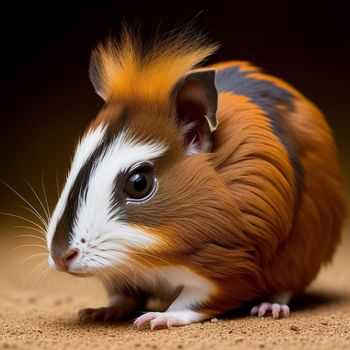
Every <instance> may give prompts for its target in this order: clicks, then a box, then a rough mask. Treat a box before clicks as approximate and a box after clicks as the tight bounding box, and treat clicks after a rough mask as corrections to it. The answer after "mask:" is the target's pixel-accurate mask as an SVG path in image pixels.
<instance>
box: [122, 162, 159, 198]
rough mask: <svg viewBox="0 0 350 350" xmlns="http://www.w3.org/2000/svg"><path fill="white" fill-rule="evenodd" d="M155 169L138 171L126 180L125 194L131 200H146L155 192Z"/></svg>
mask: <svg viewBox="0 0 350 350" xmlns="http://www.w3.org/2000/svg"><path fill="white" fill-rule="evenodd" d="M154 184H155V179H154V172H153V169H147V168H143V169H137V170H135V171H134V172H133V173H132V174H131V175H130V176H129V177H128V179H127V180H126V183H125V192H126V195H127V196H128V197H129V198H130V199H136V200H137V199H144V198H146V197H147V196H149V195H150V194H151V193H152V192H153V190H154Z"/></svg>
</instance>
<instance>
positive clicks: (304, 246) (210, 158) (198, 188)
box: [47, 31, 347, 329]
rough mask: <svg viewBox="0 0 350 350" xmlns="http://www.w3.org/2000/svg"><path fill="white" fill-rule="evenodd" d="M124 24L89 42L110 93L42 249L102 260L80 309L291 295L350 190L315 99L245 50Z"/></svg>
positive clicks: (53, 261) (230, 305)
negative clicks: (221, 50)
mask: <svg viewBox="0 0 350 350" xmlns="http://www.w3.org/2000/svg"><path fill="white" fill-rule="evenodd" d="M216 48H217V47H216V45H214V44H210V43H208V42H207V41H206V39H203V37H196V36H195V37H193V36H192V37H190V38H188V37H187V36H186V34H183V33H182V34H181V33H180V34H177V35H176V37H171V38H169V39H167V40H164V41H161V42H156V43H154V44H152V45H148V46H146V45H145V46H142V45H141V44H140V43H139V40H138V39H135V37H134V36H133V35H132V34H130V31H129V32H128V31H124V34H123V35H122V37H121V39H120V41H119V42H115V41H113V40H107V42H106V43H104V44H100V45H98V47H97V48H96V49H95V50H94V51H93V53H92V55H91V62H90V68H89V73H90V79H91V82H92V84H93V86H94V88H95V91H96V93H97V94H98V95H99V96H101V97H102V99H103V100H104V101H105V104H104V106H103V108H102V110H101V111H100V112H99V114H98V115H97V117H96V119H95V120H94V121H93V122H92V123H91V125H90V126H88V128H87V130H86V131H85V133H84V134H83V136H82V138H81V140H80V142H79V143H78V146H77V148H76V151H75V156H74V158H73V161H72V165H71V169H70V172H69V174H68V176H67V180H66V183H65V185H64V188H63V191H62V193H61V195H60V198H59V200H58V202H57V205H56V208H55V210H54V212H53V215H52V218H51V220H50V223H49V227H48V230H47V245H48V249H49V265H50V266H51V267H52V268H53V269H56V270H58V271H63V272H67V273H70V274H72V275H76V276H97V277H98V278H100V279H101V280H102V281H103V283H104V285H105V287H106V289H107V291H108V294H109V296H110V305H109V306H108V307H103V308H100V309H83V310H81V311H80V312H79V314H78V317H79V319H80V320H82V321H95V320H112V319H113V320H119V319H130V318H135V322H134V324H135V325H136V326H138V327H140V326H146V327H147V326H149V327H150V328H151V329H154V328H161V327H168V328H171V327H173V326H183V325H188V324H191V323H195V322H201V321H203V320H206V319H208V318H211V317H214V316H217V315H220V314H222V313H224V312H226V311H229V310H234V309H236V308H238V307H240V306H241V305H244V304H246V303H252V304H251V305H254V301H257V302H256V306H254V307H253V308H252V310H251V314H252V315H257V316H260V317H262V316H264V315H270V314H271V315H272V316H273V317H274V318H279V317H285V316H288V314H289V307H288V304H289V302H290V300H291V298H292V297H293V296H295V295H297V294H299V293H301V292H302V291H303V290H304V289H305V287H306V286H307V285H308V284H309V283H310V282H311V281H312V280H313V279H314V278H315V276H316V275H317V273H318V271H319V270H320V267H321V266H322V264H324V263H327V262H329V261H330V260H331V258H332V255H333V253H334V251H335V248H336V246H337V245H338V243H339V240H340V235H341V229H342V225H343V223H344V220H345V218H346V214H347V205H346V201H345V198H344V194H343V192H342V184H341V175H340V169H339V164H338V160H337V154H336V153H337V150H336V146H335V142H334V139H333V135H332V131H331V129H330V127H329V126H328V124H327V122H326V121H325V118H324V117H323V115H322V113H321V112H320V111H319V110H318V109H317V107H315V106H314V105H313V104H312V103H311V102H309V101H308V100H307V99H306V98H305V97H304V96H303V95H302V94H301V93H299V92H298V91H297V90H295V89H294V88H293V87H291V86H290V85H288V84H287V83H285V82H284V81H282V80H280V79H278V78H275V77H272V76H270V75H267V74H265V73H262V72H261V70H260V69H259V68H256V67H254V66H253V65H250V64H249V63H247V62H238V61H230V62H224V63H218V64H214V65H210V66H206V67H201V68H199V66H198V65H199V64H200V63H201V62H203V60H204V59H206V58H207V57H208V56H209V55H211V54H212V53H213V52H214V51H215V50H216Z"/></svg>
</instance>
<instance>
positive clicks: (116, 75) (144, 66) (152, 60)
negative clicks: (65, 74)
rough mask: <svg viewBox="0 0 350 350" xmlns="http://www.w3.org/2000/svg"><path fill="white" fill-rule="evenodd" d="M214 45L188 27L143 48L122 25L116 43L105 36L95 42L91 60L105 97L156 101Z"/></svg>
mask: <svg viewBox="0 0 350 350" xmlns="http://www.w3.org/2000/svg"><path fill="white" fill-rule="evenodd" d="M216 49H217V45H215V44H210V43H208V42H207V40H206V39H205V37H204V36H202V35H198V36H196V37H195V38H194V37H193V35H191V34H189V33H188V31H181V32H179V33H177V34H176V35H175V36H173V37H171V38H170V39H169V40H166V41H165V42H161V43H159V42H158V41H155V42H154V43H153V44H152V45H151V46H150V47H149V48H144V47H141V45H140V44H139V42H138V39H137V37H136V36H135V35H133V34H132V33H131V31H130V30H127V29H125V30H124V32H123V35H122V37H121V40H120V42H119V43H117V42H115V41H113V40H112V39H109V40H107V42H106V43H105V44H99V45H98V46H97V48H96V49H95V50H94V51H93V53H92V61H93V63H94V65H95V68H96V70H97V73H98V75H99V77H100V80H101V85H102V87H103V90H104V91H105V97H106V100H118V101H123V102H125V101H130V100H135V99H140V98H141V99H143V98H146V99H152V100H157V101H159V100H165V99H168V97H169V94H170V92H171V89H172V87H173V86H174V84H175V83H176V82H177V81H178V80H179V79H180V78H181V77H182V76H184V75H185V74H186V73H187V72H188V71H189V70H191V69H193V68H195V67H196V66H198V64H199V63H200V62H202V61H203V60H204V59H205V58H206V57H207V56H209V55H211V54H213V53H214V52H215V50H216Z"/></svg>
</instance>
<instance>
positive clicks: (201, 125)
mask: <svg viewBox="0 0 350 350" xmlns="http://www.w3.org/2000/svg"><path fill="white" fill-rule="evenodd" d="M93 73H96V72H95V70H94V69H93ZM141 75H142V74H141ZM147 77H148V75H147ZM214 77H215V74H214V72H213V71H200V72H197V73H194V72H192V73H190V74H189V75H187V76H185V77H183V78H181V79H180V80H179V81H176V84H174V86H173V88H172V91H169V94H168V95H167V96H168V97H167V99H166V100H164V99H163V100H159V99H157V98H156V97H157V96H155V98H153V99H152V98H150V97H149V94H146V96H143V97H144V98H143V97H142V96H139V94H140V91H138V94H136V97H135V98H134V99H132V100H131V101H124V100H122V99H121V100H120V101H118V99H117V98H116V99H115V100H114V99H107V101H106V102H107V103H106V107H105V108H104V109H103V110H102V111H101V112H100V114H99V116H98V117H97V118H96V120H95V121H94V122H93V123H92V125H91V126H90V127H89V129H88V131H87V132H86V133H85V135H84V137H83V138H82V140H81V142H80V143H79V145H78V147H77V149H76V153H75V156H74V159H73V162H72V166H71V170H70V173H69V175H68V177H67V181H66V184H65V186H64V189H63V192H62V194H61V197H60V199H59V201H58V203H57V206H56V208H55V211H54V213H53V215H52V219H51V222H50V224H49V229H48V234H47V241H48V247H49V250H50V259H49V263H50V265H51V266H56V267H57V268H58V269H59V270H63V271H67V272H71V273H77V274H78V273H80V272H84V273H85V272H94V271H100V270H103V271H108V270H111V269H112V268H113V266H116V265H118V266H122V265H123V264H130V261H132V260H133V259H134V260H135V259H136V260H137V259H138V260H139V262H140V261H141V263H142V260H145V259H143V258H142V256H141V255H140V254H141V252H142V253H143V254H148V255H149V256H155V255H157V254H158V255H159V254H161V253H163V252H167V253H168V255H173V256H176V255H178V253H179V252H181V253H186V252H188V251H190V250H191V249H192V248H193V245H196V244H199V241H200V240H201V239H202V238H203V235H205V234H208V232H207V231H208V225H209V226H210V224H208V225H206V224H204V221H205V219H206V218H208V220H214V219H216V218H214V216H215V213H216V212H218V213H220V208H219V207H220V205H219V204H218V195H219V193H220V191H221V192H224V189H223V184H222V183H221V182H220V179H218V177H217V176H216V174H215V172H214V170H213V169H212V168H211V166H210V165H209V162H208V161H207V156H206V154H202V153H203V152H204V153H205V152H208V151H210V144H211V142H210V138H211V132H212V131H213V130H214V129H215V126H216V119H215V110H216V103H217V102H216V96H217V95H216V89H215V86H214ZM92 81H93V83H94V85H95V89H96V91H97V92H98V93H99V94H100V95H101V96H104V97H105V98H106V96H108V91H104V90H103V89H104V85H103V82H101V79H99V77H96V76H93V77H92ZM215 189H216V190H217V192H216V193H215V192H214V190H215ZM203 220H204V221H203Z"/></svg>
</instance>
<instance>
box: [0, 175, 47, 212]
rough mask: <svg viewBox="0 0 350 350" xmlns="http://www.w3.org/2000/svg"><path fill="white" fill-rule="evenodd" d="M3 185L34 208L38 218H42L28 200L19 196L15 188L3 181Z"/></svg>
mask: <svg viewBox="0 0 350 350" xmlns="http://www.w3.org/2000/svg"><path fill="white" fill-rule="evenodd" d="M2 183H3V184H4V185H5V186H6V187H7V188H9V189H10V190H11V191H12V192H13V193H15V194H16V195H17V196H18V197H19V198H21V199H22V200H23V201H24V202H25V203H26V204H28V205H29V207H30V208H32V209H33V210H34V211H35V212H36V213H37V215H38V216H40V217H42V216H41V215H40V213H39V212H38V211H37V210H36V209H35V208H34V207H33V206H32V205H31V204H30V203H29V202H28V200H27V199H26V198H24V197H23V196H22V195H21V194H19V193H18V192H17V191H16V190H15V189H14V188H12V187H11V186H10V185H9V184H7V183H6V182H4V181H2Z"/></svg>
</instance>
